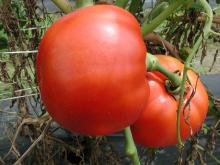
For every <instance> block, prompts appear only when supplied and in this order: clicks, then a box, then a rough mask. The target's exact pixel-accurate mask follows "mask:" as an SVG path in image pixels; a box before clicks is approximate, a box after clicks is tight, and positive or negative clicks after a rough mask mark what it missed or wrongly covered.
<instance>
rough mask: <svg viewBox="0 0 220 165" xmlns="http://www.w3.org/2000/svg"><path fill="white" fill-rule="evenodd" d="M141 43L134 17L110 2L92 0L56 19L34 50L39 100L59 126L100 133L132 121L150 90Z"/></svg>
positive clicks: (115, 129)
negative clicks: (35, 53)
mask: <svg viewBox="0 0 220 165" xmlns="http://www.w3.org/2000/svg"><path fill="white" fill-rule="evenodd" d="M145 53H146V47H145V44H144V41H143V39H142V35H141V29H140V27H139V24H138V22H137V21H136V19H135V18H134V17H133V16H132V14H130V13H129V12H127V11H126V10H124V9H122V8H119V7H116V6H113V5H95V6H90V7H86V8H82V9H78V10H77V11H75V12H73V13H70V14H68V15H66V16H64V17H62V18H61V19H59V20H58V21H56V22H55V23H54V24H53V25H52V26H51V27H50V28H49V29H48V31H47V32H46V34H45V35H44V37H43V39H42V41H41V43H40V46H39V51H38V56H37V66H36V68H37V80H38V84H39V88H40V92H41V97H42V100H43V103H44V104H45V106H46V108H47V111H48V112H49V114H50V115H51V116H52V117H53V119H54V120H55V121H57V122H58V123H59V124H61V125H62V126H63V127H65V128H67V129H69V130H71V131H75V132H79V133H82V134H87V135H103V134H110V133H113V132H116V131H119V130H121V129H123V128H125V127H127V126H129V125H130V124H132V123H133V122H134V121H135V120H136V119H137V118H138V116H139V115H140V113H141V112H142V111H143V109H144V107H145V104H146V100H147V98H148V95H149V88H148V86H147V85H146V79H145V74H146V66H145V56H146V55H145Z"/></svg>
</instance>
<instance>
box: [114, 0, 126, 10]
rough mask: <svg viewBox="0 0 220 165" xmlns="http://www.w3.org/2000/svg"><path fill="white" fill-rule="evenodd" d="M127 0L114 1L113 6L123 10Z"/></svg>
mask: <svg viewBox="0 0 220 165" xmlns="http://www.w3.org/2000/svg"><path fill="white" fill-rule="evenodd" d="M128 2H129V0H116V2H115V5H117V6H119V7H122V8H125V7H126V6H127V4H128Z"/></svg>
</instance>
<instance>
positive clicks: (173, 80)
mask: <svg viewBox="0 0 220 165" xmlns="http://www.w3.org/2000/svg"><path fill="white" fill-rule="evenodd" d="M146 65H147V71H159V72H160V73H162V74H164V75H165V76H166V77H167V78H168V80H167V81H166V82H165V86H166V89H167V91H168V92H169V93H171V94H173V95H176V94H178V93H179V91H180V84H181V77H180V76H179V75H178V74H176V73H173V72H170V71H168V70H167V69H166V68H164V67H163V66H162V65H161V64H160V62H159V60H158V58H157V57H156V56H154V55H152V54H150V53H147V58H146Z"/></svg>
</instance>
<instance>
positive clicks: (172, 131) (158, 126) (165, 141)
mask: <svg viewBox="0 0 220 165" xmlns="http://www.w3.org/2000/svg"><path fill="white" fill-rule="evenodd" d="M157 57H158V59H159V61H160V64H161V65H162V66H164V67H165V68H167V69H168V70H169V71H171V72H175V71H177V70H180V71H181V74H182V72H183V67H184V65H183V64H182V63H181V62H179V61H178V60H177V59H175V58H173V57H170V56H165V55H157ZM187 74H188V77H189V80H190V82H191V84H192V86H193V88H194V89H195V87H196V92H195V95H194V96H193V98H192V100H191V101H190V111H189V106H187V108H186V109H185V110H184V111H183V108H182V109H181V120H180V121H181V127H180V129H181V130H180V132H181V138H182V140H184V141H185V140H186V139H187V138H189V137H190V135H191V133H190V131H191V129H190V127H191V128H192V133H193V134H195V133H196V132H197V131H198V130H199V129H200V128H201V126H202V123H203V122H204V120H205V117H206V114H207V111H208V95H207V92H206V90H205V88H204V86H203V84H202V82H201V81H200V80H199V79H198V82H197V85H196V81H197V75H196V74H195V73H194V72H193V71H191V70H189V71H188V72H187ZM146 77H147V81H148V84H149V86H150V96H149V99H148V102H147V104H146V107H145V110H144V112H143V113H142V114H141V116H140V118H139V119H138V120H137V121H136V122H135V123H134V124H133V125H132V127H131V130H132V134H133V136H134V140H135V142H136V143H138V144H141V145H144V146H148V147H165V146H171V145H175V144H177V132H176V122H177V112H176V111H177V107H178V101H179V100H175V98H174V97H173V96H171V95H170V94H169V93H168V92H167V91H166V89H165V85H164V83H165V80H166V79H167V78H165V76H163V75H162V74H161V73H159V72H148V73H147V76H146ZM187 86H188V87H187V89H188V90H187V92H186V94H185V95H184V102H183V107H184V105H186V102H187V100H188V99H189V98H190V96H191V94H192V90H193V89H192V88H189V84H188V85H187ZM188 112H189V115H190V116H189V118H188V123H189V125H190V127H189V125H187V124H186V122H185V120H184V116H185V117H186V116H187V115H188ZM183 113H184V114H185V115H183Z"/></svg>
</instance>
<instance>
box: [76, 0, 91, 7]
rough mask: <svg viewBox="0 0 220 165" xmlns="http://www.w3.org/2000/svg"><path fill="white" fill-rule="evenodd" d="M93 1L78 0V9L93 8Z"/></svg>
mask: <svg viewBox="0 0 220 165" xmlns="http://www.w3.org/2000/svg"><path fill="white" fill-rule="evenodd" d="M92 5H93V0H76V8H83V7H87V6H92Z"/></svg>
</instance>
